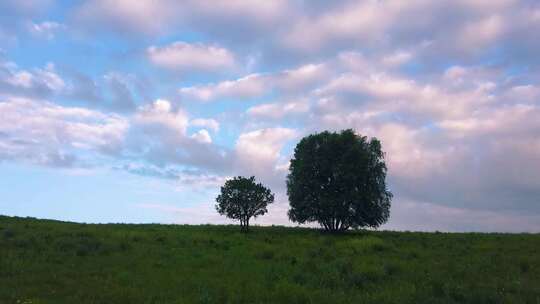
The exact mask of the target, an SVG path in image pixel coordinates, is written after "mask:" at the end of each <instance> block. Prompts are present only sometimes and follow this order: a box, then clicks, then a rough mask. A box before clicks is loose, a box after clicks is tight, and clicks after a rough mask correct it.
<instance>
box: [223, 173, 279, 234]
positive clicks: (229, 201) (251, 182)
mask: <svg viewBox="0 0 540 304" xmlns="http://www.w3.org/2000/svg"><path fill="white" fill-rule="evenodd" d="M216 202H217V204H216V210H217V212H219V214H221V215H226V216H227V217H228V218H231V219H235V220H239V221H240V227H241V229H242V231H248V229H249V220H250V219H251V218H252V217H257V216H260V215H264V214H265V213H266V212H268V210H267V209H266V207H267V206H268V204H271V203H273V202H274V195H273V194H272V192H271V191H270V190H269V189H267V188H266V187H265V186H263V184H261V183H256V182H255V177H254V176H252V177H250V178H245V177H242V176H238V177H235V178H233V179H231V180H228V181H226V182H225V185H224V186H223V187H221V194H220V195H219V196H218V197H217V198H216Z"/></svg>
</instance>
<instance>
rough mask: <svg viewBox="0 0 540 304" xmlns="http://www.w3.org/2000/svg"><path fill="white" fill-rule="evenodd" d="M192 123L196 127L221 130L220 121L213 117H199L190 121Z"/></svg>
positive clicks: (215, 130)
mask: <svg viewBox="0 0 540 304" xmlns="http://www.w3.org/2000/svg"><path fill="white" fill-rule="evenodd" d="M189 124H190V125H192V126H195V127H203V128H208V129H210V130H212V131H214V132H217V131H219V122H217V121H216V120H215V119H211V118H197V119H193V120H191V121H190V122H189Z"/></svg>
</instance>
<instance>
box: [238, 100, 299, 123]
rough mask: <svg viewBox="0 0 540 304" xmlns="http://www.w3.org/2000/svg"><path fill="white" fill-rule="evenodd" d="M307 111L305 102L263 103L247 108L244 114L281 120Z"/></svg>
mask: <svg viewBox="0 0 540 304" xmlns="http://www.w3.org/2000/svg"><path fill="white" fill-rule="evenodd" d="M308 111H309V102H308V101H307V100H298V101H290V102H285V103H280V102H276V103H265V104H260V105H256V106H253V107H251V108H249V109H248V110H247V111H246V113H247V114H248V115H250V116H253V117H260V118H271V119H281V118H283V117H285V116H287V115H294V114H303V113H307V112H308Z"/></svg>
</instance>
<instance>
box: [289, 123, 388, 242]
mask: <svg viewBox="0 0 540 304" xmlns="http://www.w3.org/2000/svg"><path fill="white" fill-rule="evenodd" d="M385 179H386V165H385V162H384V153H383V151H382V150H381V143H380V142H379V140H377V139H376V138H372V139H371V140H369V141H368V140H367V138H366V137H365V136H359V135H356V134H355V133H354V131H353V130H350V129H349V130H344V131H341V132H340V133H335V132H333V133H330V132H328V131H325V132H322V133H318V134H313V135H309V136H307V137H304V138H303V139H302V140H301V141H300V142H299V143H298V145H297V146H296V148H295V150H294V157H293V159H292V160H291V163H290V167H289V175H288V176H287V194H288V196H289V202H290V210H289V212H288V214H289V218H290V219H291V220H292V221H293V222H298V223H300V224H302V223H305V222H318V223H319V224H320V225H321V226H323V227H324V229H325V230H327V231H334V232H335V231H344V230H347V229H349V228H351V227H352V228H358V227H378V226H379V225H381V224H383V223H385V222H386V221H387V220H388V217H389V216H390V200H391V198H392V193H390V191H388V190H387V188H386V182H385Z"/></svg>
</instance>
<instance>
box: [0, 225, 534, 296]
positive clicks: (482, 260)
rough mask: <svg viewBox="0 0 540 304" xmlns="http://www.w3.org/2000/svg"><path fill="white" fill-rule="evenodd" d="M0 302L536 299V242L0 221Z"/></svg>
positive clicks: (528, 238) (519, 237)
mask: <svg viewBox="0 0 540 304" xmlns="http://www.w3.org/2000/svg"><path fill="white" fill-rule="evenodd" d="M0 303H55V304H56V303H540V235H538V234H483V233H437V232H436V233H418V232H390V231H365V230H360V231H351V232H348V233H345V234H343V235H331V234H325V233H322V232H321V231H319V230H316V229H307V228H288V227H252V229H251V232H250V233H248V234H244V233H241V232H240V231H239V227H238V226H215V225H200V226H188V225H157V224H144V225H135V224H104V225H93V224H78V223H69V222H59V221H50V220H37V219H33V218H15V217H0Z"/></svg>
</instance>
